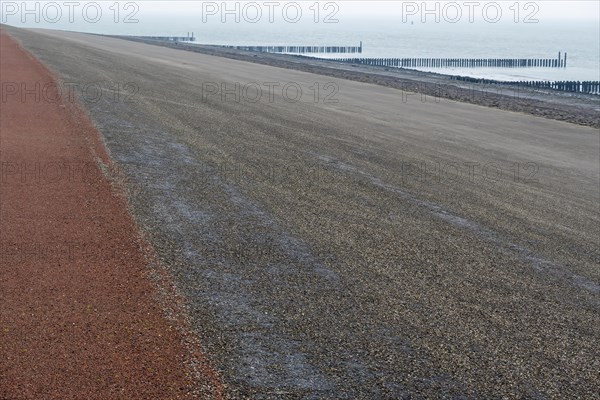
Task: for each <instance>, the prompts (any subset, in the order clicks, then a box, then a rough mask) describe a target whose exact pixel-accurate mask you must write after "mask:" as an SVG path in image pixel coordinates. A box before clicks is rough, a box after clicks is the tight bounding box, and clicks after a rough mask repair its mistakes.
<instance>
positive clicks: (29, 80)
mask: <svg viewBox="0 0 600 400" xmlns="http://www.w3.org/2000/svg"><path fill="white" fill-rule="evenodd" d="M0 40H1V42H0V78H1V81H2V85H3V91H4V94H5V95H6V94H7V91H8V90H9V86H10V87H11V88H14V87H15V86H13V85H12V84H11V83H17V85H19V86H20V85H21V84H22V83H23V84H25V85H27V86H26V87H27V88H29V89H31V88H35V84H36V83H40V87H41V88H43V87H44V84H46V83H52V82H54V78H53V77H52V75H51V74H50V73H49V72H48V71H47V70H46V69H45V67H44V66H43V65H42V64H40V63H39V62H38V61H37V60H35V59H34V58H33V57H32V56H31V55H29V53H27V52H25V51H24V50H23V49H21V48H20V47H19V45H18V44H17V43H16V42H15V41H14V40H13V39H11V38H10V37H9V36H8V35H7V34H6V33H5V32H3V31H0ZM19 89H20V88H19ZM40 90H42V89H40ZM51 97H52V95H51V93H50V94H49V93H46V94H45V96H41V99H40V101H37V100H36V98H35V95H34V94H28V95H27V96H26V97H25V98H24V99H22V98H21V96H20V95H19V94H17V95H10V96H5V98H3V99H2V100H1V101H2V103H1V112H0V161H1V162H2V174H1V176H0V227H1V229H0V257H1V258H0V263H1V269H0V398H1V399H36V400H37V399H61V400H64V399H179V398H191V397H193V396H192V394H191V393H192V390H195V388H196V389H197V388H198V387H205V388H206V387H210V388H212V393H211V394H212V396H206V395H203V397H214V398H219V397H221V391H222V388H221V386H220V384H219V382H218V379H217V376H216V374H215V373H214V372H213V371H212V370H210V369H209V368H208V367H202V365H205V363H204V361H202V360H200V361H201V362H200V364H199V365H200V366H201V368H200V369H201V377H200V378H202V377H204V378H205V379H206V382H198V376H197V375H196V377H195V379H192V378H191V377H192V372H193V369H192V368H187V367H186V366H184V363H185V362H186V361H189V360H190V359H192V360H196V361H198V360H199V358H201V357H202V356H201V355H198V354H193V355H190V349H189V346H187V345H185V346H184V344H182V339H184V336H185V335H182V334H181V333H180V332H179V331H178V330H177V329H176V328H174V327H171V326H170V325H169V322H168V320H167V318H166V317H165V315H164V314H163V311H162V310H161V307H159V306H158V304H157V302H156V301H155V300H154V298H155V289H154V286H153V284H152V283H151V281H150V280H149V279H148V275H147V268H146V266H145V265H146V264H145V258H144V255H143V254H142V251H141V250H140V245H141V244H142V245H143V243H142V242H140V239H136V237H137V236H138V235H137V234H136V227H135V224H134V223H133V221H132V219H131V218H130V216H129V215H128V213H127V209H126V202H125V201H124V200H123V198H122V197H121V196H119V195H118V194H116V193H117V191H115V190H114V189H113V187H112V185H111V183H110V181H109V180H108V179H106V178H105V177H104V175H102V173H101V172H100V169H99V168H98V167H97V166H96V165H97V164H96V161H97V158H99V159H101V160H102V161H103V162H105V163H108V162H109V159H108V157H107V154H106V151H105V150H104V148H103V146H102V144H101V142H100V140H99V135H98V133H97V131H96V130H95V129H94V127H93V126H92V124H91V123H90V122H89V120H88V118H87V117H86V116H85V114H84V113H82V112H81V111H78V109H77V107H74V106H73V105H72V104H69V102H68V101H66V100H67V99H63V101H62V102H57V103H51V102H49V101H47V99H48V98H51ZM45 99H46V100H45ZM61 163H63V164H61ZM67 163H71V164H70V166H67ZM83 167H85V168H83ZM24 171H33V172H31V173H28V172H24ZM188 342H189V341H188ZM192 352H193V351H192ZM196 369H198V368H196ZM201 393H206V392H205V391H202V392H201Z"/></svg>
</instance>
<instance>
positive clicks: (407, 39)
mask: <svg viewBox="0 0 600 400" xmlns="http://www.w3.org/2000/svg"><path fill="white" fill-rule="evenodd" d="M13 3H15V4H16V5H17V7H19V2H13ZM29 3H35V2H29ZM37 3H39V2H37ZM41 3H42V5H41V6H39V7H38V8H39V10H38V12H39V15H38V16H37V17H39V18H38V20H37V21H36V20H34V18H33V17H35V15H34V13H33V14H32V13H30V14H27V15H25V18H24V20H23V15H22V14H23V9H21V10H17V12H14V10H10V9H8V10H7V9H5V6H3V10H2V11H3V15H2V22H3V23H8V24H10V25H14V26H22V27H34V28H47V29H61V30H73V31H81V32H91V33H99V34H112V35H135V36H188V35H190V36H191V35H192V33H193V35H194V37H195V43H198V44H215V45H236V46H267V45H286V46H292V45H298V46H358V45H359V44H360V43H361V42H362V45H363V53H362V54H356V55H353V54H344V55H340V54H322V55H317V57H323V58H332V57H364V58H367V57H369V58H370V57H376V58H378V57H382V58H556V57H557V56H558V53H559V52H561V54H564V53H565V52H566V53H567V67H566V68H419V69H421V70H426V71H433V72H438V73H443V74H451V75H463V76H472V77H477V78H487V79H495V80H504V81H523V80H527V81H536V80H550V81H570V80H573V81H577V80H579V81H586V80H591V81H599V80H600V15H599V13H600V9H599V8H598V4H599V3H600V2H598V1H562V2H561V1H542V2H527V1H524V2H518V1H509V2H506V1H498V2H488V1H482V2H475V1H471V2H467V1H465V2H461V1H458V2H447V1H442V2H435V1H428V2H422V1H417V2H407V1H345V2H327V1H325V2H313V1H308V2H306V1H305V2H276V1H265V2H260V1H258V2H220V1H219V2H202V1H178V2H161V1H141V2H127V1H124V2H114V1H108V2H102V1H100V2H95V4H100V9H99V11H100V15H101V17H98V15H99V14H98V9H97V6H93V7H92V6H90V7H88V8H87V9H86V10H85V13H84V12H83V10H81V11H80V10H77V9H75V10H74V12H72V14H71V15H69V14H68V12H69V9H67V8H65V6H63V4H66V2H65V3H61V2H53V3H55V4H58V7H56V6H53V7H54V10H53V8H52V7H47V8H46V9H44V7H45V6H44V2H41ZM291 3H294V4H295V5H294V4H292V5H291V6H290V4H291ZM492 3H493V4H492ZM81 4H83V5H85V4H86V2H81ZM473 4H475V5H476V6H474V5H473ZM296 5H297V6H296ZM35 7H36V6H35V5H31V6H30V8H29V10H30V11H31V10H35ZM57 11H60V16H61V18H60V19H58V18H57V16H58V15H59V14H58V12H57ZM19 17H20V18H19ZM67 17H69V18H71V20H69V18H67ZM92 21H94V22H92Z"/></svg>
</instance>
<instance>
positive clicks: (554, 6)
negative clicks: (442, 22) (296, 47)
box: [137, 0, 600, 22]
mask: <svg viewBox="0 0 600 400" xmlns="http://www.w3.org/2000/svg"><path fill="white" fill-rule="evenodd" d="M267 1H272V0H266V1H260V0H258V1H255V3H258V4H260V5H262V4H264V3H265V2H267ZM470 2H471V3H472V2H474V3H479V4H480V5H479V6H474V7H475V8H473V10H474V13H475V14H477V13H481V9H482V7H483V6H484V5H485V4H486V3H493V2H492V1H487V0H479V1H474V0H464V1H463V0H456V1H450V0H442V1H431V0H428V1H422V0H415V1H406V0H404V1H400V0H398V1H396V0H387V1H377V0H350V1H332V2H331V3H336V4H337V6H338V7H339V12H340V14H341V13H343V15H353V16H360V15H382V16H389V15H402V11H403V7H404V9H405V10H409V8H408V7H410V6H409V5H408V3H412V4H414V5H416V6H417V7H418V10H417V12H418V13H420V12H421V11H422V10H423V9H424V6H423V4H424V3H426V6H425V7H431V8H433V7H435V5H434V3H438V4H439V9H440V12H442V10H443V9H444V7H445V6H446V5H447V4H448V3H455V4H458V6H459V7H460V9H461V11H462V12H463V13H464V14H465V18H466V15H467V14H466V13H467V12H468V11H469V8H468V7H469V6H468V5H467V4H468V3H470ZM137 3H139V4H140V6H141V7H142V6H143V8H144V9H145V10H147V11H149V12H154V11H156V12H190V11H192V10H195V11H200V10H201V9H202V3H210V2H206V1H205V2H202V1H195V0H188V1H168V2H167V1H141V2H137ZM212 3H215V4H217V5H220V4H221V3H222V1H214V2H212ZM227 3H229V4H232V3H236V2H235V1H228V2H227ZM237 3H240V4H241V5H243V4H244V3H249V2H248V1H237ZM278 3H281V4H284V3H286V1H278ZM297 3H301V4H303V5H304V7H307V8H308V7H309V5H311V4H313V3H314V1H312V0H298V1H297ZM320 3H321V4H322V5H325V4H327V3H328V1H320ZM496 3H498V4H500V5H501V6H502V9H503V10H504V13H505V14H507V13H512V12H513V11H512V10H509V7H511V6H513V5H514V4H515V3H517V4H518V6H519V8H520V12H521V17H524V16H525V15H528V14H530V13H533V12H535V16H536V17H537V18H549V19H560V18H569V19H596V20H598V21H599V22H600V1H598V0H568V1H563V0H545V1H528V0H524V1H516V0H497V1H496ZM448 10H449V11H448V12H451V11H453V10H450V9H448ZM219 12H220V10H219ZM419 15H420V14H419Z"/></svg>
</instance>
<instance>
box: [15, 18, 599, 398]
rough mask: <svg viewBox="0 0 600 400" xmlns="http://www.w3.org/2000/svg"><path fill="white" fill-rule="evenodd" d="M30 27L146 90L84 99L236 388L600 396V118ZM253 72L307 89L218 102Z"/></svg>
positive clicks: (94, 71) (63, 55)
mask: <svg viewBox="0 0 600 400" xmlns="http://www.w3.org/2000/svg"><path fill="white" fill-rule="evenodd" d="M10 32H11V34H13V35H14V36H15V37H17V38H18V39H19V40H20V41H22V42H23V44H24V45H25V46H26V47H27V48H28V49H29V50H30V51H32V52H33V53H34V54H35V55H36V56H37V57H39V58H40V59H41V60H42V61H43V62H44V63H45V64H46V65H48V66H49V67H50V68H51V69H52V70H53V71H56V73H57V74H58V75H59V76H60V77H61V78H62V79H63V80H64V81H65V82H79V83H89V82H98V83H102V84H103V85H105V86H107V87H108V86H110V85H112V87H114V85H115V83H121V84H124V83H125V82H133V83H135V87H136V88H139V90H138V91H137V92H136V93H135V94H134V95H132V96H131V97H130V98H129V100H132V101H131V102H128V101H125V100H119V101H114V100H113V99H112V97H109V96H105V97H103V98H102V99H101V100H100V101H90V100H89V99H88V100H87V101H85V99H84V104H85V105H86V107H87V108H88V110H89V113H90V116H91V118H92V120H93V121H94V123H95V124H96V126H97V127H98V129H99V131H100V132H101V133H102V135H103V137H104V140H105V142H106V145H107V147H108V149H109V151H110V155H111V157H112V158H113V159H114V160H115V161H116V162H117V164H118V165H119V166H120V168H121V169H122V171H123V173H124V175H125V176H127V178H128V181H129V183H128V185H129V188H130V193H129V195H130V202H131V204H132V207H133V212H134V215H135V217H136V220H137V221H138V223H139V224H140V225H141V226H142V227H143V229H144V230H145V232H146V234H147V236H148V237H149V238H150V241H151V243H152V245H153V246H154V247H155V249H156V251H157V254H158V257H159V258H160V260H161V261H162V263H163V264H164V265H166V266H167V268H168V270H169V271H170V273H171V274H172V275H173V277H174V279H175V281H176V284H177V286H178V288H179V290H180V291H181V292H182V293H183V294H184V296H185V298H186V300H187V306H188V309H189V312H190V316H191V319H192V325H193V328H194V330H195V332H196V334H197V335H198V337H199V338H200V341H201V343H202V344H203V346H204V348H205V351H206V353H207V354H208V355H209V357H210V358H211V361H212V363H213V364H214V365H215V366H216V368H217V369H218V370H219V373H220V375H221V376H222V379H223V381H224V384H225V386H226V391H227V396H228V397H229V398H259V399H261V398H262V399H276V398H286V399H287V398H300V399H314V398H323V399H328V398H340V399H344V398H347V399H355V398H365V399H366V398H390V399H391V398H412V399H420V398H428V399H429V398H473V399H479V398H490V399H491V398H539V399H542V398H548V399H562V398H582V399H593V398H598V394H597V388H598V386H599V385H600V379H599V376H598V367H599V366H598V353H599V350H600V348H599V345H598V343H599V342H600V340H599V338H600V334H599V333H600V332H599V330H600V328H599V327H600V323H599V322H600V321H599V313H598V311H599V307H600V302H599V294H600V291H599V282H600V271H599V268H598V264H599V263H600V246H598V244H599V238H600V236H599V235H600V231H599V226H600V223H599V222H600V221H599V219H600V216H599V213H598V202H599V200H600V187H599V179H600V166H599V153H600V148H599V146H600V143H599V133H598V130H597V129H593V128H590V127H584V126H580V125H576V124H570V123H566V122H559V121H555V120H551V119H546V118H540V117H535V116H531V115H526V114H524V113H517V112H509V111H504V110H497V109H492V108H488V107H481V106H477V105H472V104H464V103H457V102H447V101H439V102H436V101H425V102H422V101H421V99H420V98H419V97H418V96H406V94H405V93H403V92H402V91H399V90H397V89H394V88H388V87H384V86H381V85H374V84H370V83H364V82H356V81H352V80H344V79H338V78H335V77H331V76H323V75H317V74H312V73H307V72H302V71H295V70H291V69H282V68H276V67H273V66H267V65H259V64H257V63H247V62H243V61H239V60H232V59H227V58H221V57H214V56H210V55H205V54H198V53H194V52H188V51H179V50H174V49H169V48H166V47H160V46H153V45H148V44H143V43H137V42H132V41H126V40H120V39H115V38H108V37H101V36H92V35H83V34H76V33H67V32H51V31H25V30H17V29H10ZM82 60H85V62H82ZM109 82H110V85H109V84H108V83H109ZM236 82H238V83H240V85H241V86H244V85H248V84H250V83H251V82H255V83H258V85H259V86H263V85H264V84H265V83H268V82H276V83H278V84H279V85H280V87H282V86H284V85H286V84H287V83H291V82H292V83H295V84H297V85H299V86H300V87H301V88H302V89H303V90H304V92H303V93H304V95H303V96H302V98H301V99H300V100H299V101H297V102H290V101H289V100H290V96H292V97H293V95H291V94H290V93H288V97H287V98H284V96H283V95H282V92H281V90H279V91H275V94H274V96H273V97H272V98H270V97H269V96H267V95H264V96H263V97H262V98H261V99H260V100H258V101H253V100H252V99H253V98H254V97H253V96H250V95H248V93H246V95H242V96H241V99H240V101H236V98H235V96H234V95H232V94H230V95H228V96H226V97H225V98H222V97H221V96H219V95H211V94H210V93H212V92H211V91H210V90H212V89H214V88H215V85H216V87H217V88H220V87H221V84H222V83H225V84H226V85H227V86H226V87H227V88H233V87H234V84H235V83H236ZM315 83H317V84H319V87H320V88H321V90H322V92H321V93H320V94H319V96H318V100H319V101H318V102H316V101H315V100H314V97H313V95H314V90H311V89H309V88H310V87H313V88H314V87H315V86H314V85H315ZM330 83H332V84H333V86H327V85H328V84H330ZM336 88H337V89H338V90H337V92H336V90H335V89H336ZM291 90H293V89H291ZM332 93H334V95H333V98H334V99H336V100H337V102H325V101H324V98H325V97H326V95H331V94H332ZM263 94H264V93H263ZM330 99H331V98H330ZM251 100H252V101H251ZM500 171H502V173H501V174H500V173H499V172H500ZM457 173H458V176H457Z"/></svg>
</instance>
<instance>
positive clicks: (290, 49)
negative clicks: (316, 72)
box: [223, 42, 362, 54]
mask: <svg viewBox="0 0 600 400" xmlns="http://www.w3.org/2000/svg"><path fill="white" fill-rule="evenodd" d="M223 47H226V48H228V49H236V50H246V51H258V52H262V53H292V54H318V53H321V54H327V53H338V54H344V53H362V42H360V45H358V46H223Z"/></svg>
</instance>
